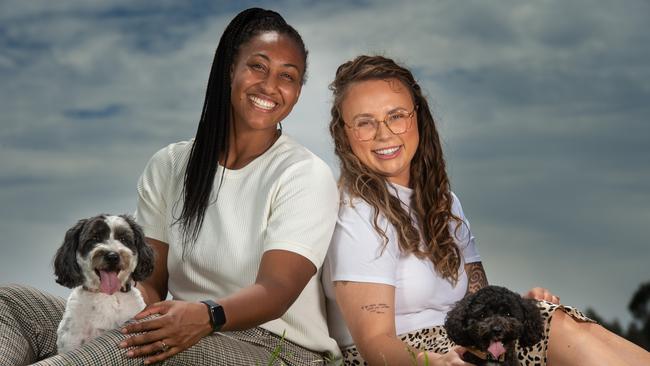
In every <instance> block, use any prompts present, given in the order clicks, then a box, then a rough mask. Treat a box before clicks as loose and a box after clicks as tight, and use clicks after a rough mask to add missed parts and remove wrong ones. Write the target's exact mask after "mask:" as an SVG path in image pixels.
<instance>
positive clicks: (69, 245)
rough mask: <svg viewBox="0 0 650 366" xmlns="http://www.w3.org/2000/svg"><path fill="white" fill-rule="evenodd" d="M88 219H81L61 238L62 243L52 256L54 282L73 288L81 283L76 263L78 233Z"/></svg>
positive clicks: (81, 279)
mask: <svg viewBox="0 0 650 366" xmlns="http://www.w3.org/2000/svg"><path fill="white" fill-rule="evenodd" d="M87 221H88V220H87V219H82V220H79V222H77V224H76V225H75V226H73V227H72V228H70V229H68V231H67V232H66V233H65V238H64V239H63V244H62V245H61V247H59V250H57V251H56V255H55V256H54V275H55V276H56V283H58V284H60V285H62V286H65V287H68V288H73V287H77V286H79V285H81V284H82V283H83V275H82V273H81V268H80V267H79V264H78V263H77V251H78V249H79V235H80V234H81V229H83V227H84V225H85V224H86V222H87Z"/></svg>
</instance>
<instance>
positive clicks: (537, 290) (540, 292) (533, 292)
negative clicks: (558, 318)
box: [524, 287, 560, 304]
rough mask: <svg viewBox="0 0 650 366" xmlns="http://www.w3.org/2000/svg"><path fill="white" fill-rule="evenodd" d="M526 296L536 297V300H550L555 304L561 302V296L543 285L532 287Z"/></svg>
mask: <svg viewBox="0 0 650 366" xmlns="http://www.w3.org/2000/svg"><path fill="white" fill-rule="evenodd" d="M524 297H525V298H527V299H534V300H546V301H548V302H552V303H553V304H559V303H560V297H559V296H556V295H553V294H552V293H551V292H550V291H549V290H548V289H545V288H543V287H533V288H531V289H530V290H529V291H528V292H527V293H526V294H525V295H524Z"/></svg>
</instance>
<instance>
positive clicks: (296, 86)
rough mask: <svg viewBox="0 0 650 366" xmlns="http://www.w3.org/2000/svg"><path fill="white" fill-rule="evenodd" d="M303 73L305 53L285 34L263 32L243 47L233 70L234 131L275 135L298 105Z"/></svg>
mask: <svg viewBox="0 0 650 366" xmlns="http://www.w3.org/2000/svg"><path fill="white" fill-rule="evenodd" d="M304 72H305V62H304V55H303V54H302V51H301V50H300V48H299V47H298V46H297V45H296V43H295V41H294V40H292V39H291V38H290V37H288V36H286V35H284V34H281V33H278V32H274V31H271V32H264V33H261V34H259V35H257V36H255V37H253V38H251V40H250V41H249V42H247V43H246V44H244V45H242V46H241V48H240V49H239V52H238V54H237V57H236V58H235V61H234V63H233V65H232V68H231V80H232V83H231V97H230V98H231V103H232V108H233V122H234V125H235V129H236V130H237V131H240V132H248V131H251V130H262V131H267V132H268V131H270V132H275V129H276V126H277V124H278V123H279V122H280V121H282V120H283V119H284V118H285V117H286V116H287V115H288V114H289V112H291V110H292V109H293V106H294V105H295V104H296V102H297V101H298V97H299V96H300V90H301V88H302V78H303V75H304Z"/></svg>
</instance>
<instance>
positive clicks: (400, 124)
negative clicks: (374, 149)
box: [345, 106, 417, 141]
mask: <svg viewBox="0 0 650 366" xmlns="http://www.w3.org/2000/svg"><path fill="white" fill-rule="evenodd" d="M416 110H417V106H415V107H414V108H413V110H412V111H411V112H408V111H406V110H405V109H398V110H395V111H392V112H390V113H388V114H387V115H386V117H385V118H384V119H383V120H381V121H378V120H377V119H376V118H374V117H370V116H359V117H357V118H355V119H354V120H353V121H352V124H351V125H348V124H347V123H346V124H345V126H346V127H347V128H350V129H352V131H354V137H356V138H357V140H359V141H370V140H374V139H375V137H376V136H377V130H378V129H379V124H380V123H383V124H384V125H385V126H386V127H387V128H388V130H389V131H390V132H392V133H393V134H395V135H401V134H403V133H405V132H406V131H408V130H409V128H411V125H412V123H413V115H414V114H415V111H416Z"/></svg>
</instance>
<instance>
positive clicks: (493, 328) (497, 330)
mask: <svg viewBox="0 0 650 366" xmlns="http://www.w3.org/2000/svg"><path fill="white" fill-rule="evenodd" d="M492 330H493V331H494V332H495V333H501V332H502V331H503V327H502V326H500V325H495V326H494V327H492Z"/></svg>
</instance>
